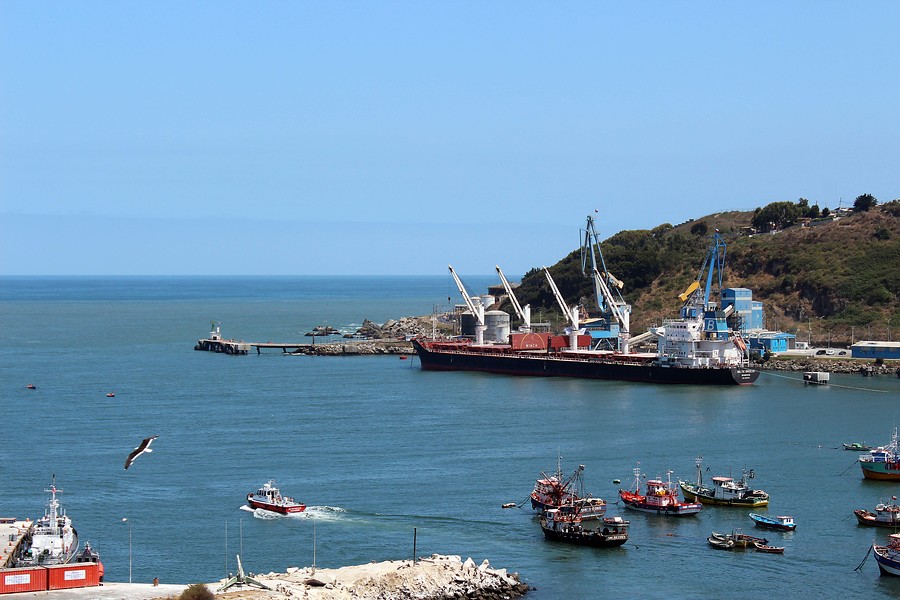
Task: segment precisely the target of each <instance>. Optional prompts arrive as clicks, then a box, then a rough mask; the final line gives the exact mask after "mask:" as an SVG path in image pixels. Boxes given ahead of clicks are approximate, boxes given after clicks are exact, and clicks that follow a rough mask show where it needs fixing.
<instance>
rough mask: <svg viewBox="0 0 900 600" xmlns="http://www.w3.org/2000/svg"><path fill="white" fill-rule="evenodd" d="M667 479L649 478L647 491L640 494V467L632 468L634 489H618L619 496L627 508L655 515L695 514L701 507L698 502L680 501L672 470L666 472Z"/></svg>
mask: <svg viewBox="0 0 900 600" xmlns="http://www.w3.org/2000/svg"><path fill="white" fill-rule="evenodd" d="M666 476H667V481H665V482H663V481H662V480H661V479H650V480H648V481H647V493H646V494H644V495H641V493H640V490H641V469H640V467H639V466H638V467H635V469H634V491H631V490H619V498H621V500H622V502H624V503H625V506H626V507H627V508H631V509H634V510H640V511H643V512H649V513H655V514H657V515H671V516H673V517H678V516H683V515H696V514H697V513H698V512H700V510H701V509H702V508H703V505H702V504H700V503H699V502H682V501H681V500H679V498H678V486H676V485H675V484H674V483H672V471H667V472H666Z"/></svg>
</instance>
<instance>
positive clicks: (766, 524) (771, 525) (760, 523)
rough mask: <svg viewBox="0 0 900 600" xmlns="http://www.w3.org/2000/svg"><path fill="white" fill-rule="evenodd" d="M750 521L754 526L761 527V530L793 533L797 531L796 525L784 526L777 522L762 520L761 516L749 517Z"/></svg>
mask: <svg viewBox="0 0 900 600" xmlns="http://www.w3.org/2000/svg"><path fill="white" fill-rule="evenodd" d="M750 519H751V520H752V521H753V522H754V523H755V524H756V526H757V527H762V528H763V529H774V530H776V531H794V530H795V529H797V525H796V524H792V525H785V524H784V523H781V522H779V521H770V520H766V519H765V518H763V517H762V516H761V515H753V514H751V515H750Z"/></svg>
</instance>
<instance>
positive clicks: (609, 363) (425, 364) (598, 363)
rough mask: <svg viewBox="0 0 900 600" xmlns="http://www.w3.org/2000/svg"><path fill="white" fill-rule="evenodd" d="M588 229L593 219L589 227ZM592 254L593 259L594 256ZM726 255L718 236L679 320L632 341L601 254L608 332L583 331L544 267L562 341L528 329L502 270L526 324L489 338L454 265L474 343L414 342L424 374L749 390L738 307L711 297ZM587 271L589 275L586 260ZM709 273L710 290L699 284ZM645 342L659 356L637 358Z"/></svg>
mask: <svg viewBox="0 0 900 600" xmlns="http://www.w3.org/2000/svg"><path fill="white" fill-rule="evenodd" d="M591 224H592V222H591V220H590V218H589V220H588V225H589V227H590V226H591ZM595 245H596V246H597V247H599V244H595V243H594V242H591V244H590V247H591V249H592V250H593V248H594V247H595ZM591 256H592V257H593V256H594V255H593V253H591ZM724 257H725V243H724V241H723V240H722V238H721V237H720V236H719V233H718V232H716V233H715V235H714V236H713V243H712V245H711V247H710V249H709V254H708V256H707V258H706V261H705V262H704V265H703V267H702V268H701V270H700V275H699V276H698V278H697V280H696V281H694V282H693V283H692V284H691V285H690V286H689V287H688V289H687V290H685V292H684V293H683V294H681V295H680V296H679V298H680V299H681V301H682V302H683V305H682V307H681V312H680V315H679V318H677V319H670V320H666V321H665V322H663V324H662V326H660V327H656V328H652V329H651V330H650V331H648V332H646V333H644V334H642V335H639V336H637V337H635V338H631V337H630V334H629V328H630V326H629V321H630V312H631V307H630V306H629V305H627V304H626V303H625V302H624V301H623V300H622V298H621V295H617V292H616V291H617V290H618V289H619V288H621V287H622V282H620V281H619V280H618V279H616V278H615V277H614V276H612V275H611V274H609V272H608V271H607V270H606V265H605V263H604V261H603V260H602V254H601V255H600V261H599V262H598V261H597V260H596V259H594V258H592V260H591V265H590V267H591V268H590V271H591V277H592V278H593V283H594V287H595V289H596V290H597V303H598V306H600V308H601V314H602V316H601V318H600V319H599V321H600V322H602V323H603V324H604V325H605V329H602V330H601V331H599V332H598V331H597V330H596V329H594V328H593V327H592V326H591V323H590V322H588V325H589V326H588V327H584V325H585V323H583V322H582V321H581V319H580V309H579V307H577V306H573V307H570V306H568V305H567V304H566V302H565V300H564V299H563V297H562V295H561V294H560V292H559V289H558V288H557V287H556V283H555V282H554V281H553V277H552V276H551V275H550V271H549V270H548V269H546V268H545V269H544V273H545V275H546V277H547V282H548V283H549V284H550V288H551V289H552V290H553V293H554V295H555V297H556V300H557V303H558V304H559V306H560V308H561V309H562V311H563V314H565V315H567V317H568V319H569V325H568V327H567V328H566V334H565V335H553V334H550V333H536V332H533V331H531V323H530V320H529V317H530V311H529V309H528V307H527V306H526V307H525V308H524V309H523V308H521V307H520V304H519V302H518V300H516V298H515V294H514V292H513V290H512V289H511V287H510V286H509V284H508V282H507V281H506V278H505V277H504V276H503V273H502V271H501V270H500V268H499V267H497V273H498V274H499V275H500V278H501V280H502V281H503V284H504V287H505V288H506V292H507V295H508V296H509V298H510V301H511V303H512V305H513V308H514V309H515V310H516V313H517V314H518V315H519V317H520V319H521V320H522V322H523V325H522V326H521V327H520V328H519V331H518V332H515V333H508V331H502V330H499V331H491V332H488V336H487V338H488V339H486V338H485V332H487V331H488V327H487V325H486V320H485V307H484V305H483V303H481V302H480V298H479V297H477V296H474V297H473V296H470V295H469V293H468V292H467V291H466V289H465V286H464V285H463V283H462V281H461V280H460V279H459V277H458V276H457V274H456V272H455V271H454V270H453V267H452V266H451V267H450V274H451V275H452V276H453V278H454V280H455V281H456V285H457V287H458V288H459V291H460V293H461V294H462V297H463V299H464V300H465V302H466V305H467V307H468V309H469V313H470V314H471V315H473V319H474V322H475V328H474V340H473V339H472V338H470V337H457V338H434V337H433V338H426V337H418V338H415V339H413V340H412V344H413V347H414V348H415V351H416V353H417V354H418V356H419V360H420V362H421V366H422V369H423V370H427V371H480V372H485V373H497V374H503V375H533V376H541V377H578V378H586V379H612V380H622V381H635V382H643V383H684V384H710V385H750V384H752V383H754V382H755V381H756V379H757V378H758V377H759V370H757V369H755V368H753V367H752V366H750V361H749V354H748V352H747V345H746V343H745V342H744V341H743V339H741V337H740V335H739V334H737V333H736V332H734V331H732V330H731V328H730V326H729V324H728V316H729V315H730V313H731V311H732V310H733V306H729V307H728V308H726V309H725V310H720V309H719V306H718V303H717V302H716V301H715V300H714V299H713V294H712V289H713V275H714V273H716V272H717V273H718V284H719V290H721V289H722V281H721V280H722V269H723V266H724ZM601 267H602V271H603V273H602V274H601ZM583 269H584V270H585V271H587V270H588V269H587V265H586V261H585V260H584V259H583ZM704 275H705V277H706V282H705V283H706V284H705V286H703V285H701V281H702V280H703V278H704ZM492 312H497V311H492ZM503 314H505V313H503ZM507 316H508V315H507ZM593 321H597V320H593ZM495 329H496V328H495ZM642 340H650V341H653V340H655V341H656V345H657V351H656V352H633V351H632V350H631V345H632V344H636V342H638V341H642Z"/></svg>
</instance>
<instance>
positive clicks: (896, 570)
mask: <svg viewBox="0 0 900 600" xmlns="http://www.w3.org/2000/svg"><path fill="white" fill-rule="evenodd" d="M874 554H875V562H877V563H878V570H879V571H881V574H882V575H890V576H892V577H900V559H898V557H900V555H898V554H896V553H892V552H890V551H889V550H888V548H887V547H886V546H875V552H874Z"/></svg>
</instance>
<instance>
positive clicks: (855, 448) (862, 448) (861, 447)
mask: <svg viewBox="0 0 900 600" xmlns="http://www.w3.org/2000/svg"><path fill="white" fill-rule="evenodd" d="M842 445H843V446H844V450H850V451H852V452H868V451H869V450H871V449H872V446H867V445H866V444H865V443H862V444H860V443H859V442H853V443H852V444H842Z"/></svg>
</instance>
